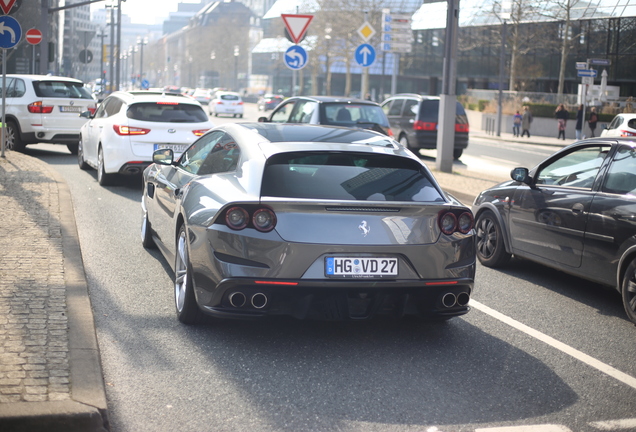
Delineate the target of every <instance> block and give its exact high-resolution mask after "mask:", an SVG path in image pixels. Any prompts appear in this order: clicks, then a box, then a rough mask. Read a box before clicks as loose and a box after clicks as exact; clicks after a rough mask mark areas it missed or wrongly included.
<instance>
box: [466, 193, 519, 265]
mask: <svg viewBox="0 0 636 432" xmlns="http://www.w3.org/2000/svg"><path fill="white" fill-rule="evenodd" d="M486 210H490V211H491V212H492V213H493V214H494V215H495V217H496V218H497V222H499V226H500V227H501V230H502V234H503V239H504V246H505V247H506V252H508V253H513V252H512V241H511V239H510V230H509V229H508V221H507V220H506V219H505V218H504V217H503V216H502V215H501V212H500V211H499V208H497V206H495V205H494V204H493V203H490V202H485V203H483V204H481V206H480V207H479V210H478V211H477V214H475V220H477V218H478V217H479V215H480V214H482V213H483V212H484V211H486Z"/></svg>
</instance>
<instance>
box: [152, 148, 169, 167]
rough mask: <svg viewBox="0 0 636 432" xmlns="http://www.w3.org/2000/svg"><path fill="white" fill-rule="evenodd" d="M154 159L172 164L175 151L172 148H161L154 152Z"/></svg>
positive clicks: (156, 161) (155, 161) (160, 163)
mask: <svg viewBox="0 0 636 432" xmlns="http://www.w3.org/2000/svg"><path fill="white" fill-rule="evenodd" d="M152 161H153V162H154V163H156V164H159V165H172V163H173V162H174V152H173V151H172V149H159V150H155V151H154V152H153V153H152Z"/></svg>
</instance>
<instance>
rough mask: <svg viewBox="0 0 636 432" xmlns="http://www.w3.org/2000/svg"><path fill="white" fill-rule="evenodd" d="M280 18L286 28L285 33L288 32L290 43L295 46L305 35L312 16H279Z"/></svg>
mask: <svg viewBox="0 0 636 432" xmlns="http://www.w3.org/2000/svg"><path fill="white" fill-rule="evenodd" d="M281 18H282V19H283V22H284V23H285V27H287V31H288V32H289V35H290V36H291V38H292V41H293V42H294V43H296V44H297V43H298V42H300V41H301V39H302V38H303V36H304V35H305V32H306V31H307V27H309V23H310V22H311V20H312V19H313V18H314V16H313V15H290V14H281Z"/></svg>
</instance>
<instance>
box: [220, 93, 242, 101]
mask: <svg viewBox="0 0 636 432" xmlns="http://www.w3.org/2000/svg"><path fill="white" fill-rule="evenodd" d="M221 99H222V100H224V101H237V100H239V97H238V96H237V95H231V94H224V95H221Z"/></svg>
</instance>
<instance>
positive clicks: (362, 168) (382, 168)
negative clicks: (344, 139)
mask: <svg viewBox="0 0 636 432" xmlns="http://www.w3.org/2000/svg"><path fill="white" fill-rule="evenodd" d="M261 195H262V196H270V197H281V198H309V199H327V200H357V201H402V202H403V201H407V202H442V201H444V199H443V198H442V196H441V195H440V193H439V191H438V190H437V189H436V188H435V186H433V183H432V181H431V179H430V178H429V177H428V174H427V173H426V171H425V170H424V169H422V166H421V165H420V164H418V163H417V162H416V161H414V160H411V159H408V158H403V157H396V156H390V155H378V154H368V153H354V152H350V153H349V152H348V153H343V152H292V153H282V154H278V155H275V156H273V157H271V158H270V159H269V160H268V161H267V166H266V167H265V172H264V174H263V186H262V190H261Z"/></svg>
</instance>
